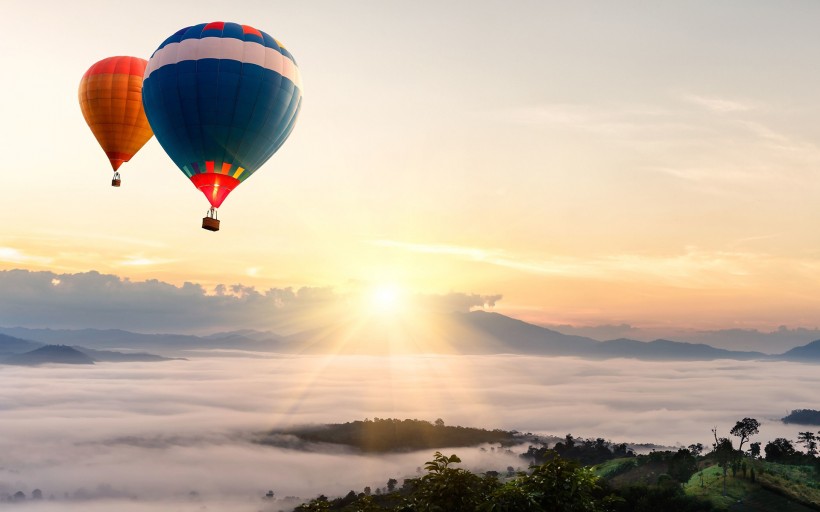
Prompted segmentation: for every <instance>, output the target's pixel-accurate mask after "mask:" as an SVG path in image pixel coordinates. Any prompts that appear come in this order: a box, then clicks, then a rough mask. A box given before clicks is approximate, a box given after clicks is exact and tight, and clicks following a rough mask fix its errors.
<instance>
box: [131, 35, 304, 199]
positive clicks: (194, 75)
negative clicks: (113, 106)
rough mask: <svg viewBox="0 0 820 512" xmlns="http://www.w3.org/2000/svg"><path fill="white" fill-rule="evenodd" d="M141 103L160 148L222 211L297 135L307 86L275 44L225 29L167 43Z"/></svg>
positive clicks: (154, 61)
mask: <svg viewBox="0 0 820 512" xmlns="http://www.w3.org/2000/svg"><path fill="white" fill-rule="evenodd" d="M142 95H143V102H144V104H145V113H146V114H147V116H148V121H149V122H150V123H151V128H153V130H154V133H155V134H156V136H157V140H158V141H159V143H160V144H161V145H162V147H163V149H165V152H166V153H168V156H170V157H171V159H172V160H173V161H174V163H175V164H176V165H177V167H179V168H180V170H181V171H182V172H183V173H184V174H185V175H186V176H187V177H188V178H189V179H190V180H191V181H192V182H193V184H194V186H196V187H197V188H198V189H199V190H201V191H202V193H203V194H205V197H206V198H207V199H208V201H209V202H210V203H211V206H212V207H214V208H217V207H219V206H220V205H221V204H222V202H223V201H224V200H225V198H226V197H227V196H228V194H229V193H230V192H231V191H232V190H233V189H234V188H236V187H237V186H238V185H239V184H240V183H242V182H243V181H245V180H246V179H248V178H249V177H250V176H251V175H252V174H253V173H254V172H256V171H257V170H258V169H259V167H261V166H262V164H264V163H265V162H266V161H267V160H268V159H269V158H270V157H271V155H273V154H274V153H275V152H276V150H278V149H279V147H280V146H281V145H282V144H283V143H284V142H285V140H286V139H287V138H288V136H289V135H290V133H291V131H293V127H294V124H295V123H296V118H297V116H298V114H299V110H300V108H301V105H302V80H301V76H300V74H299V68H298V67H297V66H296V62H295V60H294V58H293V55H291V54H290V52H289V51H288V50H286V49H285V48H284V47H283V46H282V45H281V44H280V43H279V42H278V41H277V40H275V39H274V38H273V37H271V36H269V35H268V34H266V33H265V32H262V31H260V30H257V29H255V28H253V27H250V26H248V25H239V24H237V23H226V22H221V21H219V22H213V23H202V24H199V25H195V26H193V27H187V28H184V29H182V30H180V31H178V32H176V33H175V34H173V35H172V36H171V37H169V38H168V39H166V40H165V41H164V42H163V43H162V44H161V45H160V46H159V48H158V49H157V50H156V51H155V52H154V54H153V55H152V56H151V59H150V60H149V61H148V66H147V67H146V68H145V80H144V82H143V89H142Z"/></svg>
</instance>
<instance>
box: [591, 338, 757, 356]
mask: <svg viewBox="0 0 820 512" xmlns="http://www.w3.org/2000/svg"><path fill="white" fill-rule="evenodd" d="M590 356H592V357H595V356H598V357H630V358H635V359H656V360H670V359H674V360H693V361H704V360H711V359H765V358H767V357H768V356H766V354H763V353H761V352H739V351H734V350H724V349H722V348H715V347H711V346H709V345H704V344H703V343H684V342H680V341H670V340H655V341H650V342H645V341H635V340H630V339H618V340H610V341H603V342H601V343H600V344H599V345H598V346H596V347H594V348H593V351H592V353H591V354H590Z"/></svg>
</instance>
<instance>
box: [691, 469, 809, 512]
mask: <svg viewBox="0 0 820 512" xmlns="http://www.w3.org/2000/svg"><path fill="white" fill-rule="evenodd" d="M754 466H755V471H756V482H755V483H752V482H751V480H750V479H749V477H748V475H747V477H746V478H743V476H742V474H741V473H740V472H738V474H737V477H732V473H731V471H729V474H728V475H727V478H726V496H723V470H722V469H721V468H719V467H717V466H710V467H706V468H704V469H703V470H702V471H701V472H698V473H695V475H694V476H692V478H691V479H690V480H689V482H687V483H686V485H685V486H684V490H685V492H686V493H687V494H690V495H692V496H698V497H700V498H702V499H705V500H708V501H710V502H711V503H712V504H713V505H715V506H716V507H717V508H719V509H720V510H731V511H761V512H763V511H776V512H811V511H812V510H820V490H818V481H817V478H816V476H815V473H814V469H813V468H811V467H806V466H786V465H782V464H772V463H767V462H765V461H755V462H754ZM701 473H702V478H703V481H702V482H701Z"/></svg>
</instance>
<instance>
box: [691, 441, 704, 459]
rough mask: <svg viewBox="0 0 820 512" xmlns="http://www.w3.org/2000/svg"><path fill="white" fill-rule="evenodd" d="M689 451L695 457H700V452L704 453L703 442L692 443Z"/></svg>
mask: <svg viewBox="0 0 820 512" xmlns="http://www.w3.org/2000/svg"><path fill="white" fill-rule="evenodd" d="M689 453H691V454H692V456H693V457H700V454H701V453H703V444H702V443H697V444H690V445H689Z"/></svg>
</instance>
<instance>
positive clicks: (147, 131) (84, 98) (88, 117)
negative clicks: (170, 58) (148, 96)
mask: <svg viewBox="0 0 820 512" xmlns="http://www.w3.org/2000/svg"><path fill="white" fill-rule="evenodd" d="M146 64H147V61H145V60H144V59H140V58H137V57H109V58H107V59H103V60H101V61H100V62H97V63H96V64H94V65H93V66H91V67H90V68H89V69H88V71H86V73H85V75H83V78H82V80H81V81H80V90H79V99H80V109H81V110H82V112H83V117H85V121H86V122H87V123H88V126H89V127H90V128H91V131H92V133H94V137H96V138H97V142H99V144H100V146H101V147H102V149H103V151H105V154H106V156H108V159H109V161H110V162H111V167H112V168H113V169H114V170H117V168H119V166H120V165H122V163H123V162H127V161H129V160H130V159H131V157H133V156H134V154H136V153H137V151H139V150H140V148H141V147H142V146H144V145H145V143H146V142H148V140H149V139H150V138H151V137H152V136H153V132H152V131H151V126H150V125H149V124H148V119H147V118H146V117H145V110H144V109H143V106H142V75H143V73H144V72H145V66H146Z"/></svg>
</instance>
